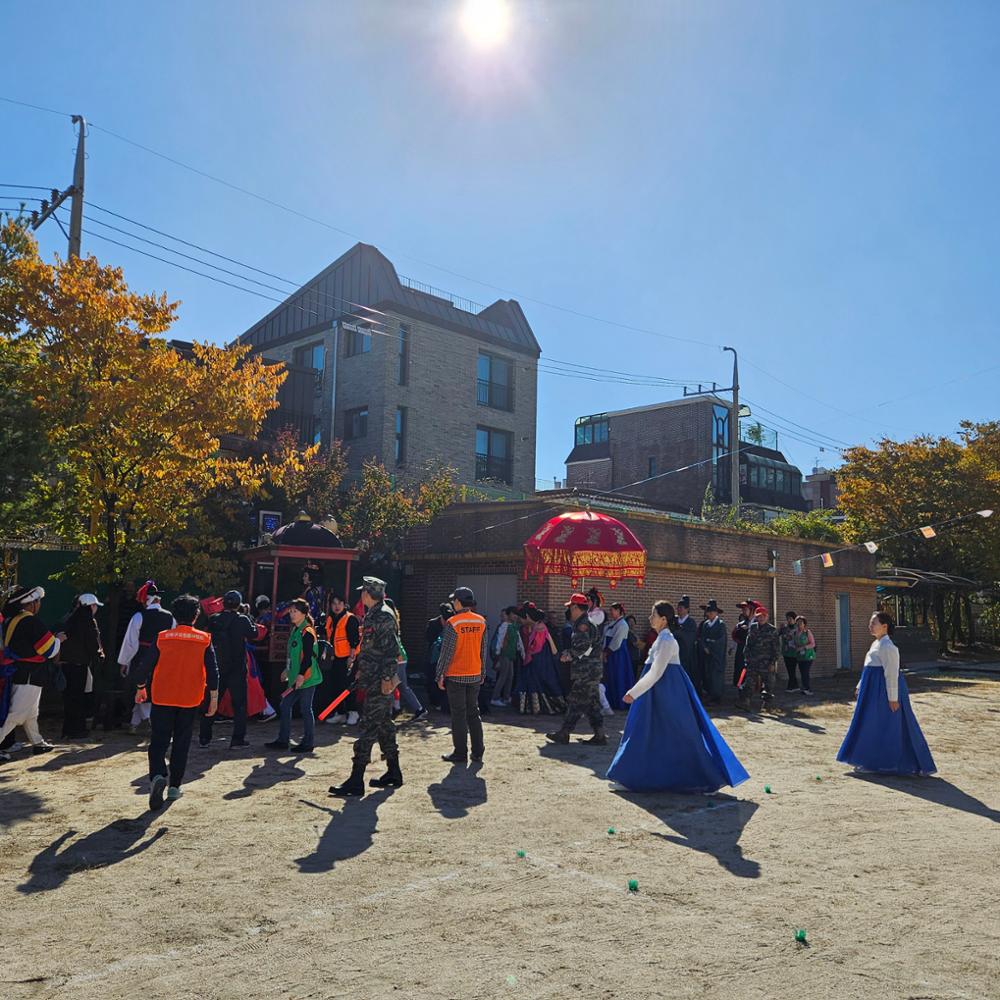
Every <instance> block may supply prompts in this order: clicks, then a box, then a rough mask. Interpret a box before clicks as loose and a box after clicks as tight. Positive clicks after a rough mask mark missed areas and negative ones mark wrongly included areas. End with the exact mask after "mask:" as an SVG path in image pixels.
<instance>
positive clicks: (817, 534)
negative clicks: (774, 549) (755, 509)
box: [765, 510, 844, 544]
mask: <svg viewBox="0 0 1000 1000" xmlns="http://www.w3.org/2000/svg"><path fill="white" fill-rule="evenodd" d="M835 516H836V515H835V514H834V512H833V511H831V510H810V511H797V510H790V511H789V512H788V513H787V514H783V515H782V516H781V517H777V518H775V519H774V520H773V521H768V523H767V525H766V526H765V527H766V529H767V530H768V531H769V532H771V534H773V535H788V536H789V537H790V538H808V539H811V540H812V541H817V542H833V543H834V544H837V543H839V542H842V541H843V540H844V536H843V531H842V529H841V527H840V525H838V524H835V523H834V521H833V518H834V517H835Z"/></svg>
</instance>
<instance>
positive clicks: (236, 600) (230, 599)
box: [222, 590, 243, 608]
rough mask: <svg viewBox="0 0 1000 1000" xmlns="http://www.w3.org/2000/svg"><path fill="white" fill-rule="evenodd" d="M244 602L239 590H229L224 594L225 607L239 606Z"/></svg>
mask: <svg viewBox="0 0 1000 1000" xmlns="http://www.w3.org/2000/svg"><path fill="white" fill-rule="evenodd" d="M242 603H243V595H242V594H241V593H240V592H239V591H238V590H227V591H226V592H225V593H224V594H223V595H222V606H223V607H224V608H238V607H239V606H240V605H241V604H242Z"/></svg>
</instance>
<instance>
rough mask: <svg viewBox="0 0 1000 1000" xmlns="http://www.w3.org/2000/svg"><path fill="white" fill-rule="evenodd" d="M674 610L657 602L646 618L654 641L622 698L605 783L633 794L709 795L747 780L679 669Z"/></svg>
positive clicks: (692, 687) (682, 670)
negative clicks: (620, 725) (621, 719)
mask: <svg viewBox="0 0 1000 1000" xmlns="http://www.w3.org/2000/svg"><path fill="white" fill-rule="evenodd" d="M673 617H674V609H673V607H672V605H671V604H670V603H669V602H668V601H657V602H656V604H654V605H653V609H652V611H651V612H650V615H649V623H650V625H651V627H652V628H653V629H654V630H655V631H656V633H657V636H656V641H655V642H654V643H653V646H652V648H651V649H650V651H649V657H648V658H647V660H646V666H645V669H644V671H643V674H642V676H641V677H640V678H639V680H638V682H637V683H636V684H635V685H634V686H633V687H632V688H631V689H630V690H629V691H628V692H627V693H626V695H625V702H626V703H627V704H629V705H631V707H630V708H629V713H628V718H627V719H626V720H625V731H624V733H622V739H621V743H620V745H619V747H618V750H617V752H616V753H615V756H614V760H612V762H611V766H610V767H609V768H608V778H610V779H611V780H612V781H616V782H618V783H619V784H620V785H624V786H625V788H628V789H630V790H631V791H636V792H654V791H670V792H714V791H717V790H718V789H720V788H721V787H722V786H723V785H732V786H733V787H735V786H736V785H739V784H740V783H742V782H744V781H746V780H747V778H748V777H749V775H748V774H747V772H746V770H745V768H744V767H743V765H742V764H741V763H740V762H739V760H737V758H736V755H735V754H734V753H733V751H732V750H730V748H729V746H728V744H727V743H726V741H725V740H724V739H723V738H722V736H721V735H720V733H719V731H718V730H717V729H716V728H715V726H714V725H713V724H712V720H711V719H710V718H709V717H708V715H707V714H706V713H705V709H704V708H703V707H702V704H701V700H700V699H699V697H698V693H697V692H696V691H695V689H694V685H693V684H692V683H691V679H690V678H689V677H688V675H687V672H686V671H685V670H684V668H683V667H682V666H681V659H680V649H679V648H678V645H677V640H676V638H674V635H673V634H672V633H671V631H670V622H671V621H672V620H673Z"/></svg>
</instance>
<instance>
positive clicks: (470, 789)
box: [427, 761, 486, 819]
mask: <svg viewBox="0 0 1000 1000" xmlns="http://www.w3.org/2000/svg"><path fill="white" fill-rule="evenodd" d="M482 766H483V765H482V764H481V763H479V762H477V761H473V762H472V763H471V764H470V765H468V767H467V766H466V765H465V764H453V765H452V766H451V768H450V769H449V771H448V773H447V774H446V775H445V776H444V778H442V779H441V781H439V782H438V783H437V784H435V785H429V786H428V788H427V794H428V795H430V797H431V802H433V803H434V808H435V809H437V811H438V812H439V813H440V814H441V815H442V816H443V817H444V818H445V819H461V818H462V817H463V816H468V815H469V810H470V809H474V808H475V807H476V806H481V805H483V803H485V802H486V782H485V781H484V780H483V779H482V778H481V777H480V776H479V771H480V770H481V769H482Z"/></svg>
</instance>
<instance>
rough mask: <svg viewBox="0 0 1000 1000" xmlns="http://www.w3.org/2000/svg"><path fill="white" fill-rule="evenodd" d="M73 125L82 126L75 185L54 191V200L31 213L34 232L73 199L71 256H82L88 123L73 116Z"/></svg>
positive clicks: (74, 176)
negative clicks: (64, 203)
mask: <svg viewBox="0 0 1000 1000" xmlns="http://www.w3.org/2000/svg"><path fill="white" fill-rule="evenodd" d="M73 123H74V124H75V125H79V126H80V134H79V136H78V137H77V141H76V161H75V162H74V164H73V183H72V184H70V186H69V187H68V188H66V190H65V191H59V190H57V189H56V188H53V189H52V200H51V201H49V200H48V199H47V198H46V199H45V200H44V201H42V205H41V210H40V211H38V212H32V213H31V229H32V231H34V230H36V229H38V227H39V226H40V225H41V224H42V223H43V222H45V220H46V219H48V218H51V217H52V216H53V215H55V213H56V209H57V208H59V206H60V205H62V203H63V202H64V201H65V200H66V199H67V198H72V199H73V204H72V206H71V208H70V214H69V256H70V257H79V256H80V238H81V235H82V233H83V175H84V163H85V162H86V159H87V156H86V148H85V140H86V135H87V123H86V121H85V120H84V117H83V115H73Z"/></svg>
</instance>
